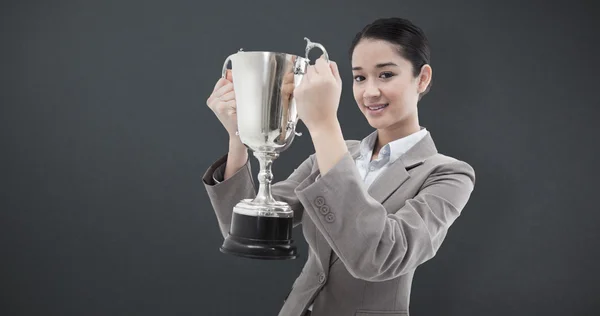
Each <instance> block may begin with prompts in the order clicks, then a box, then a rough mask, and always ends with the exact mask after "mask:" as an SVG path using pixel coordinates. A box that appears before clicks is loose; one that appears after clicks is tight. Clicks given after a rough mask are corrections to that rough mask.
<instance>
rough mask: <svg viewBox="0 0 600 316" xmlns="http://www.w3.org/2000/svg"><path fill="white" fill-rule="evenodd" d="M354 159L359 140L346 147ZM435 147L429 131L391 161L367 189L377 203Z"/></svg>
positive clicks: (434, 150) (382, 200) (356, 155)
mask: <svg viewBox="0 0 600 316" xmlns="http://www.w3.org/2000/svg"><path fill="white" fill-rule="evenodd" d="M348 151H349V152H350V154H351V155H352V157H353V158H354V159H356V158H357V157H358V155H360V142H355V143H353V144H352V145H351V146H349V147H348ZM437 153H438V151H437V148H436V146H435V143H434V142H433V138H432V137H431V132H429V131H428V132H427V135H425V137H423V139H421V140H420V141H419V142H417V143H416V144H415V145H414V146H413V147H411V148H410V149H409V150H408V151H406V152H405V153H404V154H403V155H402V156H400V158H399V159H397V160H395V161H393V162H391V163H390V165H389V166H388V168H387V170H385V172H382V173H381V174H380V175H379V177H377V179H375V181H374V182H373V184H371V186H370V187H369V189H368V192H369V194H370V195H371V196H372V197H373V198H374V199H376V200H377V201H378V202H379V203H383V202H384V201H385V200H386V199H387V198H388V197H389V196H390V195H391V194H392V193H393V192H394V191H396V190H397V189H398V188H399V187H400V186H401V185H402V184H403V183H404V182H405V181H406V180H407V179H408V178H409V177H410V175H409V173H408V170H410V169H411V168H414V167H416V166H418V165H420V164H422V163H423V162H424V161H425V159H427V158H429V157H431V156H433V155H435V154H437Z"/></svg>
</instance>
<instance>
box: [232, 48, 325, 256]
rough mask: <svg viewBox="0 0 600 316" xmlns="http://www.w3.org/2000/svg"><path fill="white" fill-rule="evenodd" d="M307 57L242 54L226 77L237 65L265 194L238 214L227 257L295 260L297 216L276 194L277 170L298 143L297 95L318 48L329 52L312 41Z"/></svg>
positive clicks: (243, 120)
mask: <svg viewBox="0 0 600 316" xmlns="http://www.w3.org/2000/svg"><path fill="white" fill-rule="evenodd" d="M304 39H305V40H306V41H307V44H306V50H305V57H299V56H296V55H290V54H285V53H275V52H244V51H242V50H240V51H239V52H237V53H235V54H233V55H231V56H229V57H227V59H226V60H225V63H224V65H223V73H222V75H223V76H225V72H226V71H227V65H228V64H229V62H231V71H232V73H233V86H234V90H235V98H236V103H237V121H238V136H239V137H240V139H241V141H242V143H244V144H245V145H246V146H247V147H248V148H249V149H250V150H252V152H253V153H254V156H255V157H256V158H257V159H258V162H259V165H260V171H259V173H258V181H259V190H258V193H257V195H256V198H255V199H244V200H242V201H240V202H239V203H238V204H237V205H236V206H235V207H234V209H233V216H232V219H231V228H230V230H229V235H228V236H227V237H226V238H225V241H224V243H223V245H222V246H221V251H222V252H224V253H228V254H233V255H238V256H242V257H247V258H255V259H294V258H296V256H297V250H296V246H294V245H293V243H292V228H293V211H292V209H291V208H290V206H289V205H288V204H287V203H285V202H282V201H276V200H275V199H274V198H273V196H272V194H271V181H272V180H273V173H272V172H271V165H272V164H273V161H274V160H275V159H276V158H277V157H278V156H279V154H280V153H281V152H283V151H284V150H286V149H287V148H288V147H289V146H290V145H291V144H292V141H293V139H294V136H296V135H298V136H300V134H299V133H297V132H296V123H297V122H298V114H297V111H296V103H295V100H294V94H293V93H294V89H295V88H296V87H297V86H298V85H299V84H300V82H301V80H302V77H303V76H304V74H305V72H306V69H307V67H308V65H309V61H310V60H309V59H308V53H309V52H310V50H311V49H313V48H315V47H316V48H319V49H320V50H322V51H323V53H324V55H325V58H326V59H327V61H329V57H328V55H327V51H326V50H325V48H324V47H323V46H322V45H321V44H318V43H313V42H311V41H310V40H309V39H308V38H304Z"/></svg>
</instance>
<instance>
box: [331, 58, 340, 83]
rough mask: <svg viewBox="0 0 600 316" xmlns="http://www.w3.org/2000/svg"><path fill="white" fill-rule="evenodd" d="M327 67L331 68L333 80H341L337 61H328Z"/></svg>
mask: <svg viewBox="0 0 600 316" xmlns="http://www.w3.org/2000/svg"><path fill="white" fill-rule="evenodd" d="M329 67H330V68H331V73H332V74H333V76H334V77H335V80H336V81H337V82H341V81H342V77H341V76H340V70H339V69H338V66H337V63H336V62H335V61H329Z"/></svg>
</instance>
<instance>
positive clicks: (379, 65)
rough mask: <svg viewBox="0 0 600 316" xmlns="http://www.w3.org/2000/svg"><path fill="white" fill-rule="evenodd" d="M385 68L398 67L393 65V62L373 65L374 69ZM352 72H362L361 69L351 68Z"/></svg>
mask: <svg viewBox="0 0 600 316" xmlns="http://www.w3.org/2000/svg"><path fill="white" fill-rule="evenodd" d="M387 66H398V65H396V64H394V63H393V62H387V63H381V64H377V65H375V68H383V67H387ZM352 70H362V67H352Z"/></svg>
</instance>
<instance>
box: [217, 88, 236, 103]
mask: <svg viewBox="0 0 600 316" xmlns="http://www.w3.org/2000/svg"><path fill="white" fill-rule="evenodd" d="M219 100H221V101H222V102H227V101H231V100H235V91H233V90H231V91H229V92H226V93H224V94H223V95H222V96H220V97H219Z"/></svg>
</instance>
